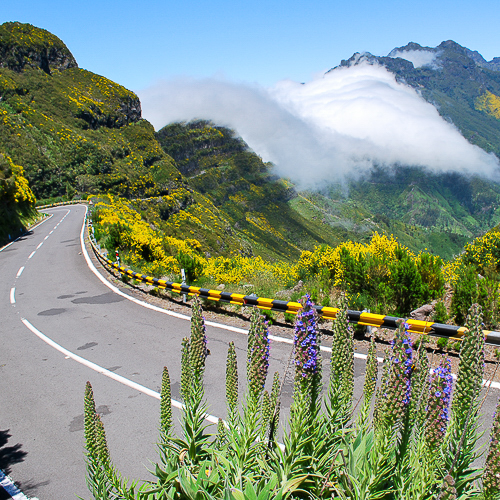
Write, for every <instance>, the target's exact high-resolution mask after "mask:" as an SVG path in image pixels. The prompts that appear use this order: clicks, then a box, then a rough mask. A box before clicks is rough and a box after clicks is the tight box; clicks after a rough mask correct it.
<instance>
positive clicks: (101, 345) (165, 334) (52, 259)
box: [0, 205, 291, 500]
mask: <svg viewBox="0 0 500 500" xmlns="http://www.w3.org/2000/svg"><path fill="white" fill-rule="evenodd" d="M47 212H48V213H50V214H52V217H51V218H50V219H48V220H46V221H45V222H43V223H42V224H41V225H40V226H38V227H37V228H36V229H35V230H34V231H32V232H31V233H30V234H29V235H27V236H25V237H23V238H21V239H20V240H18V241H17V242H15V243H14V244H12V245H10V246H9V247H8V248H4V249H3V251H2V252H1V253H0V275H1V276H2V280H1V283H0V297H2V300H0V315H1V316H0V317H1V318H2V322H1V327H0V331H1V343H2V349H1V354H0V377H1V380H2V393H1V400H2V405H1V408H2V409H1V411H0V446H2V441H3V448H0V452H3V454H4V455H6V456H5V457H4V458H2V459H0V469H3V470H4V472H6V473H9V474H11V476H12V477H13V479H14V480H15V481H16V482H17V483H19V484H20V485H21V489H22V490H23V491H24V493H25V494H26V495H28V496H36V497H38V498H40V500H45V499H65V498H68V499H70V498H75V495H79V496H81V497H83V498H89V496H90V495H89V493H88V491H87V488H86V484H85V460H84V448H83V446H84V442H83V394H84V388H85V382H86V381H87V380H89V381H90V382H91V383H92V386H93V388H94V394H95V399H96V405H97V407H98V411H99V412H100V414H101V415H102V417H103V422H104V425H105V428H106V432H107V436H108V441H109V445H110V451H111V456H112V459H113V461H114V463H115V465H116V466H117V468H118V469H119V470H120V471H121V472H122V473H123V474H124V475H125V476H128V477H131V478H136V479H147V478H148V472H147V470H146V468H145V466H146V467H147V466H149V465H150V460H156V449H155V442H156V440H157V428H158V418H159V401H158V399H156V398H155V397H150V395H147V394H145V393H144V392H141V391H140V390H139V391H138V390H137V389H134V388H132V387H129V386H127V385H124V383H120V382H117V381H116V380H113V379H110V378H109V377H106V376H103V375H102V374H100V373H98V372H96V371H95V369H92V368H89V366H85V365H83V364H81V363H79V362H76V361H75V360H74V359H73V357H71V356H68V355H65V354H64V353H61V352H60V351H59V350H57V349H55V348H54V346H53V345H49V344H48V343H47V342H44V341H43V340H42V339H41V338H40V337H39V336H37V335H36V332H41V334H44V335H46V336H47V337H49V338H50V339H51V340H52V341H53V343H55V344H57V345H58V346H61V347H62V348H64V349H66V350H68V351H69V352H70V353H73V354H75V355H78V356H79V357H81V358H84V359H85V360H88V361H89V362H91V363H94V364H96V365H98V367H102V368H105V369H107V370H109V372H111V373H112V374H116V375H119V376H121V377H123V378H124V379H126V380H128V381H130V382H132V383H137V384H140V385H141V386H144V387H146V388H148V389H150V390H152V391H156V392H158V391H159V390H160V384H161V375H162V369H163V366H165V365H166V366H168V368H169V372H170V376H171V382H172V397H173V398H174V399H177V400H179V396H178V393H179V383H180V346H181V340H182V338H183V337H185V336H188V335H189V331H190V323H189V321H186V320H185V319H179V318H176V317H172V316H169V315H166V314H162V313H160V312H157V311H154V310H150V309H147V308H145V307H142V306H141V305H139V304H136V303H134V302H131V301H129V300H127V299H126V298H124V297H123V296H121V295H119V294H117V293H114V292H113V291H112V290H110V289H109V288H108V287H107V286H105V285H104V284H103V283H102V282H101V281H100V280H98V279H97V278H96V276H95V275H94V274H93V273H92V272H91V270H90V269H89V267H88V265H87V262H86V260H85V258H84V255H82V247H81V244H80V233H81V228H82V221H83V218H84V214H85V207H84V206H80V205H73V206H70V207H58V208H54V209H50V210H47ZM187 311H188V314H189V309H187ZM30 328H31V329H30ZM207 336H208V342H209V347H210V350H211V355H210V356H209V358H208V360H207V368H206V377H205V382H206V383H205V385H206V394H207V400H208V401H209V404H210V407H209V411H210V413H212V414H214V415H216V416H221V417H224V416H225V413H226V411H225V397H224V396H225V395H224V380H225V364H226V354H227V348H228V344H229V342H230V341H231V340H232V341H234V342H235V344H236V347H237V352H238V357H239V367H240V371H241V369H242V368H244V366H245V356H246V336H245V335H242V334H241V333H236V332H232V331H228V330H226V329H221V328H216V327H213V326H208V327H207ZM290 350H291V346H290V345H289V344H286V343H279V342H273V346H272V349H271V360H270V370H271V371H272V372H274V371H275V370H278V371H280V373H283V372H284V371H285V369H284V366H285V364H286V363H287V361H288V358H289V354H290ZM240 378H243V376H242V375H240ZM179 415H180V413H179V411H178V410H174V417H177V418H178V416H179Z"/></svg>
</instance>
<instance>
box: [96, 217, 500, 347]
mask: <svg viewBox="0 0 500 500" xmlns="http://www.w3.org/2000/svg"><path fill="white" fill-rule="evenodd" d="M90 226H91V222H90V221H89V227H90ZM90 243H91V245H92V248H93V249H94V252H95V254H96V256H97V258H98V259H99V260H100V261H101V262H102V263H104V264H107V265H108V266H110V267H112V268H114V269H116V270H117V271H118V272H120V273H121V274H122V275H124V276H128V277H129V278H133V279H135V280H138V281H142V282H143V283H147V284H148V285H151V286H154V287H157V288H160V289H164V290H170V291H172V292H176V293H178V294H184V295H198V296H199V297H203V298H205V299H207V300H213V301H215V302H226V303H229V304H236V305H240V306H253V307H258V308H259V309H265V310H268V311H278V312H282V313H290V314H297V312H298V311H299V310H300V309H301V308H302V304H300V303H299V302H291V301H286V300H277V299H267V298H264V297H257V296H256V295H254V294H252V295H244V294H241V293H229V292H223V291H221V290H209V289H208V288H200V287H196V286H189V285H183V284H181V283H174V282H172V281H166V280H162V279H158V278H153V277H151V276H146V275H144V274H140V273H136V272H134V271H132V270H131V269H127V268H126V267H124V266H120V265H119V264H117V263H116V262H113V261H111V260H109V259H108V258H107V257H104V256H103V255H102V254H101V252H100V250H99V249H98V248H97V245H96V243H95V241H93V238H92V237H91V238H90ZM314 309H315V310H316V312H317V313H318V315H319V316H321V317H322V318H325V319H332V320H334V319H335V318H336V316H337V313H338V311H339V309H338V308H337V307H328V306H318V305H315V306H314ZM348 318H349V321H350V322H352V323H357V324H358V325H363V326H373V327H378V328H390V329H395V328H397V326H398V322H399V321H401V320H403V321H405V322H406V323H407V324H408V331H410V332H412V333H420V334H423V335H431V336H437V337H447V338H450V339H454V340H461V338H462V336H463V335H464V333H465V330H466V328H465V327H464V326H455V325H444V324H441V323H435V322H433V321H421V320H417V319H405V318H397V317H394V316H385V315H383V314H373V313H368V312H362V311H351V310H349V311H348ZM483 331H484V335H485V341H486V343H487V344H491V345H500V332H496V331H490V330H483Z"/></svg>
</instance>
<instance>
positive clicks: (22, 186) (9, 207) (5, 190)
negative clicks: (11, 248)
mask: <svg viewBox="0 0 500 500" xmlns="http://www.w3.org/2000/svg"><path fill="white" fill-rule="evenodd" d="M35 213H36V211H35V197H34V195H33V193H32V191H31V189H30V188H29V186H28V181H27V180H26V178H25V177H24V171H23V168H22V167H21V166H19V165H15V164H14V162H13V161H12V160H11V158H9V157H8V156H4V155H2V154H0V246H1V245H2V244H3V243H6V242H8V241H9V240H12V239H14V237H17V236H19V235H20V234H21V233H22V231H23V229H24V227H25V225H26V223H27V222H28V221H30V220H31V219H32V218H33V217H34V216H35Z"/></svg>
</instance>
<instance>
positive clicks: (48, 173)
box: [0, 23, 181, 198]
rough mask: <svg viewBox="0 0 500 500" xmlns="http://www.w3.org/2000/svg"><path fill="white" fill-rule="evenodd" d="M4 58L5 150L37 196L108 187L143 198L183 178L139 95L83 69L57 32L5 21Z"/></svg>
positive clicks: (0, 70)
mask: <svg viewBox="0 0 500 500" xmlns="http://www.w3.org/2000/svg"><path fill="white" fill-rule="evenodd" d="M4 53H5V54H8V56H7V55H5V57H3V58H2V54H4ZM0 61H1V62H2V63H3V64H0V152H4V153H7V154H8V155H9V156H10V157H11V158H12V159H13V161H14V162H15V163H18V164H20V165H22V166H23V167H24V170H25V173H26V177H27V179H28V181H29V183H30V186H31V187H32V189H33V191H34V193H35V195H36V196H37V198H50V197H55V196H60V195H67V196H68V197H70V198H71V197H72V196H73V195H75V194H76V193H78V194H79V195H80V194H82V193H97V192H103V191H104V192H106V191H110V192H113V193H117V194H121V195H122V196H127V197H128V196H141V197H143V196H152V195H158V194H162V193H166V192H168V190H169V189H172V188H175V187H177V186H178V184H179V182H181V175H180V173H179V171H178V170H177V169H176V168H175V166H174V163H173V161H172V159H171V158H170V157H168V156H167V155H166V154H165V153H164V152H163V150H162V149H161V147H160V146H159V144H158V142H157V141H156V139H155V137H154V129H153V127H152V126H151V124H149V123H148V122H147V121H145V120H142V119H141V106H140V101H139V99H138V98H137V96H136V95H135V94H134V93H133V92H131V91H129V90H127V89H125V88H124V87H122V86H121V85H118V84H116V83H114V82H112V81H110V80H108V79H107V78H104V77H102V76H98V75H95V74H94V73H91V72H89V71H86V70H83V69H80V68H78V67H77V65H76V61H75V60H74V58H73V56H72V55H71V53H70V52H69V50H68V49H67V48H66V46H65V45H64V44H63V42H61V41H60V40H59V39H58V38H57V37H54V35H51V34H50V33H48V32H46V31H45V30H41V29H39V28H35V27H33V26H31V25H27V24H20V23H5V24H3V25H2V26H0ZM16 61H21V62H20V63H19V64H17V63H16ZM44 61H45V62H44ZM38 63H39V64H38Z"/></svg>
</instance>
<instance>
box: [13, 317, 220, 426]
mask: <svg viewBox="0 0 500 500" xmlns="http://www.w3.org/2000/svg"><path fill="white" fill-rule="evenodd" d="M21 321H22V322H23V324H24V326H26V328H28V330H30V331H31V332H33V333H34V334H35V335H36V336H37V337H38V338H39V339H41V340H43V341H44V342H45V343H46V344H48V345H50V346H51V347H53V348H54V349H56V350H58V351H59V352H60V353H62V354H64V356H65V357H66V358H70V359H72V360H73V361H76V362H77V363H80V364H82V365H84V366H86V367H87V368H90V369H91V370H94V371H96V372H97V373H100V374H101V375H104V376H105V377H108V378H110V379H112V380H114V381H116V382H120V384H123V385H126V386H127V387H130V388H131V389H135V390H136V391H139V392H142V393H144V394H146V395H147V396H151V397H152V398H155V399H160V393H159V392H156V391H153V390H152V389H149V388H147V387H145V386H143V385H141V384H138V383H137V382H133V381H132V380H129V379H128V378H125V377H122V376H121V375H118V374H116V373H113V372H111V371H109V370H106V368H103V367H102V366H99V365H97V364H95V363H93V362H92V361H89V360H88V359H85V358H82V357H81V356H78V355H77V354H73V353H72V352H71V351H68V350H67V349H65V348H64V347H62V346H61V345H59V344H58V343H57V342H54V341H53V340H52V339H50V338H49V337H47V336H46V335H44V334H43V333H42V332H41V331H40V330H38V329H37V328H35V327H34V326H33V325H32V324H31V323H30V322H29V321H28V320H27V319H24V318H21ZM172 406H173V407H174V408H179V409H182V408H184V405H183V404H182V403H180V402H179V401H175V400H174V399H172ZM205 419H206V420H208V421H209V422H211V423H213V424H216V423H218V422H219V419H218V417H215V416H213V415H208V414H207V415H205Z"/></svg>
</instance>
